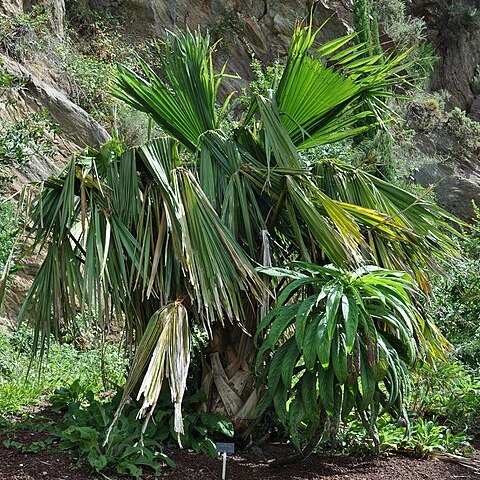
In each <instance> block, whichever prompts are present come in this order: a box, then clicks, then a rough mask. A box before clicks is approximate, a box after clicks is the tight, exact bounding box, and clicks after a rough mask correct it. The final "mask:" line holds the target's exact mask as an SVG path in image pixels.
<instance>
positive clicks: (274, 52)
mask: <svg viewBox="0 0 480 480" xmlns="http://www.w3.org/2000/svg"><path fill="white" fill-rule="evenodd" d="M89 4H90V6H91V7H92V8H94V9H96V10H98V11H101V12H102V11H103V12H104V11H107V12H110V13H112V14H113V13H114V14H116V15H119V17H121V18H122V19H123V18H124V19H127V20H126V23H125V30H126V35H127V36H129V37H132V38H134V39H135V41H142V40H148V39H150V38H152V37H155V36H164V35H165V32H166V31H167V30H170V31H176V30H184V29H185V28H186V27H188V28H190V29H191V30H195V29H196V28H198V27H201V28H202V29H204V30H205V29H208V30H209V31H210V32H211V34H212V36H213V37H214V38H215V39H218V38H223V42H221V44H220V46H219V50H220V51H219V53H220V61H222V62H223V61H226V60H228V67H229V70H230V71H233V72H235V73H237V74H238V75H239V76H240V77H242V78H243V79H246V80H249V79H251V71H250V68H249V65H250V63H251V58H252V54H254V55H255V56H256V57H257V58H260V59H261V60H263V61H265V62H269V63H270V62H272V61H274V60H276V59H278V58H282V57H283V56H285V54H286V52H287V49H288V45H289V42H290V38H291V34H292V32H293V28H294V26H295V23H296V22H298V21H302V20H306V19H308V18H309V15H310V13H311V12H313V23H314V25H316V26H318V25H319V24H320V23H323V22H324V21H325V20H327V19H329V18H330V20H329V21H328V22H327V24H326V25H325V27H324V28H323V30H322V32H321V34H320V35H319V39H320V40H327V39H332V38H335V37H338V36H341V35H344V34H345V33H347V32H348V31H349V27H348V25H349V18H350V16H351V15H350V11H349V10H350V2H349V0H345V1H344V2H343V1H341V0H333V1H332V0H321V1H319V0H201V1H198V2H194V3H192V2H190V1H187V0H178V1H175V2H170V1H165V0H123V1H122V2H121V3H120V4H118V2H117V1H116V0H89ZM231 83H232V84H235V82H231ZM237 86H238V87H239V88H240V87H241V86H243V85H240V84H237Z"/></svg>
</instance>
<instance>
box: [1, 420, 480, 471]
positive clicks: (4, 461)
mask: <svg viewBox="0 0 480 480" xmlns="http://www.w3.org/2000/svg"><path fill="white" fill-rule="evenodd" d="M50 420H53V418H51V417H50ZM47 437H48V434H46V433H43V432H37V431H30V430H16V431H15V432H12V431H10V432H5V431H2V429H1V427H0V480H44V479H48V480H87V479H95V480H97V479H110V480H114V479H115V480H117V479H119V477H118V476H115V474H108V473H107V474H106V475H98V474H94V473H92V472H91V470H90V469H89V468H88V467H86V466H85V465H81V464H78V462H77V461H76V460H74V459H72V458H71V457H69V456H68V455H67V454H65V453H64V452H61V451H59V450H58V449H57V448H56V446H55V444H52V445H51V446H50V447H49V448H47V449H43V450H41V451H38V452H35V453H22V452H21V451H20V450H19V449H16V448H11V447H10V448H6V447H5V446H3V441H4V440H5V439H6V438H9V439H10V440H14V441H17V442H19V443H22V444H24V445H30V444H31V443H32V442H39V441H44V440H45V439H46V438H47ZM166 453H168V454H169V456H170V457H171V458H172V459H173V460H174V461H175V463H176V465H177V467H176V468H175V469H174V470H170V469H167V468H166V469H165V475H166V478H167V479H169V480H190V479H192V480H193V479H201V480H210V479H211V480H219V479H220V478H221V471H222V462H221V460H220V459H213V458H208V457H203V456H199V455H197V454H195V453H192V452H188V451H186V450H175V451H172V452H166ZM290 453H292V450H291V449H290V448H289V447H288V446H286V445H282V444H275V443H274V444H266V445H262V448H261V449H259V448H257V449H254V451H251V450H250V451H247V452H238V453H237V454H235V455H234V456H231V457H229V458H228V461H227V479H229V480H230V479H232V480H257V479H266V480H280V479H282V480H283V479H292V480H321V479H328V480H347V479H348V480H384V479H385V480H387V479H388V480H396V479H401V480H417V479H429V480H446V479H461V480H470V479H476V480H479V479H480V475H479V474H476V473H475V472H473V471H472V470H470V469H467V468H465V467H463V466H461V465H458V464H456V463H449V462H445V461H440V460H435V459H430V460H422V459H418V458H413V457H407V456H401V455H381V456H378V457H374V456H369V455H347V456H340V455H327V454H325V455H311V456H310V457H309V458H308V459H307V460H306V461H304V462H303V463H300V464H295V465H288V466H282V467H276V468H275V467H270V466H269V463H268V462H269V461H270V460H272V459H274V458H281V457H283V456H285V455H288V454H290ZM145 478H146V479H151V478H152V477H151V476H146V477H145ZM126 479H127V477H122V480H126Z"/></svg>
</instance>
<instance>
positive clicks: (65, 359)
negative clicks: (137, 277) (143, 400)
mask: <svg viewBox="0 0 480 480" xmlns="http://www.w3.org/2000/svg"><path fill="white" fill-rule="evenodd" d="M20 332H21V333H18V332H17V333H16V334H13V335H12V334H8V333H5V332H4V331H2V330H1V329H0V415H1V414H7V413H13V412H18V411H22V409H23V407H24V406H26V405H37V404H38V403H41V402H42V401H43V400H44V399H45V398H47V397H48V396H50V395H51V394H52V393H53V392H54V391H55V389H57V388H59V387H62V386H65V385H67V384H70V383H72V382H73V381H74V380H76V379H78V380H79V382H80V385H81V386H82V389H85V390H92V391H93V392H95V393H98V392H101V391H104V390H106V389H115V388H116V387H117V386H118V385H121V384H122V383H123V382H124V376H123V375H124V371H125V359H124V357H123V354H122V352H121V351H119V348H118V346H116V345H113V344H109V345H107V346H106V348H105V349H104V352H103V369H102V350H101V349H100V348H93V349H90V350H85V351H79V350H77V349H76V348H75V347H74V346H73V345H71V344H63V345H60V344H58V343H52V344H51V346H50V352H49V354H48V356H47V357H46V358H45V359H44V361H43V364H42V365H41V366H40V363H39V361H38V360H36V361H34V362H33V364H32V366H31V368H30V369H29V365H30V358H31V357H30V348H29V344H30V343H29V340H30V339H31V337H30V332H29V331H28V330H21V331H20ZM40 367H41V370H40ZM102 372H103V373H102Z"/></svg>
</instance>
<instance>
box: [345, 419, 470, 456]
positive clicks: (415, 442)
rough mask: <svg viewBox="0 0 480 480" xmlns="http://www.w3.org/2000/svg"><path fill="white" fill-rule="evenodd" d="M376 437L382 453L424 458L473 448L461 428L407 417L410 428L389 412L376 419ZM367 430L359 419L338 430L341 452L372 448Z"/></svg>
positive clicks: (458, 452)
mask: <svg viewBox="0 0 480 480" xmlns="http://www.w3.org/2000/svg"><path fill="white" fill-rule="evenodd" d="M377 430H378V438H379V442H380V450H381V451H382V452H399V451H402V452H407V453H411V454H413V455H416V456H420V457H425V456H428V455H429V454H430V453H432V452H447V453H453V454H461V455H465V454H470V453H472V451H473V447H472V446H471V444H470V440H471V437H470V436H469V435H467V434H466V433H465V432H464V431H459V432H457V433H453V432H452V430H451V429H450V428H448V427H445V426H443V425H440V424H438V423H437V422H436V421H435V420H424V419H423V418H421V417H418V418H412V419H410V427H409V428H406V427H405V425H402V423H398V422H397V421H395V420H394V419H392V417H390V416H389V415H384V416H382V417H380V418H379V419H378V421H377ZM367 436H368V432H367V431H366V430H365V428H364V426H363V425H362V423H361V422H359V421H358V420H353V419H352V420H351V421H350V422H349V423H348V424H347V425H346V426H345V427H344V428H343V429H342V430H341V433H340V439H339V444H338V446H339V448H340V449H341V450H342V452H343V453H351V452H357V451H368V452H371V451H373V450H374V445H373V443H372V442H368V441H365V440H366V437H367Z"/></svg>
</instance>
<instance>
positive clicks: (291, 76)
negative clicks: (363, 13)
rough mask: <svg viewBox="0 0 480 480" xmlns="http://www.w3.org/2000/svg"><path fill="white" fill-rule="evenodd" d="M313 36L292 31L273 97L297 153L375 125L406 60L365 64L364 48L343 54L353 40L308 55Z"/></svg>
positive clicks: (308, 30)
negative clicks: (370, 120) (285, 61)
mask: <svg viewBox="0 0 480 480" xmlns="http://www.w3.org/2000/svg"><path fill="white" fill-rule="evenodd" d="M317 33H318V31H316V32H314V31H313V30H312V27H311V25H310V26H306V27H302V26H298V27H297V28H296V29H295V32H294V35H293V38H292V43H291V45H290V50H289V52H288V58H287V64H286V67H285V70H284V73H283V76H282V79H281V81H280V83H279V86H278V89H277V91H276V92H275V94H276V100H277V103H278V110H279V112H280V116H281V120H282V123H283V124H284V125H285V128H286V130H287V132H288V134H289V136H290V138H291V139H292V142H293V143H294V144H295V146H296V147H297V148H298V149H300V150H302V149H307V148H311V147H315V146H319V145H323V144H325V143H331V142H336V141H339V140H342V139H345V138H348V137H352V136H355V135H358V134H359V133H361V132H362V131H364V130H365V129H367V128H370V127H369V126H366V124H362V123H361V120H362V119H365V118H367V117H370V118H371V119H372V120H373V121H374V122H373V123H375V122H376V121H377V119H379V118H381V116H380V115H379V111H380V110H382V109H384V110H385V109H386V110H388V107H387V106H386V105H385V100H386V99H387V98H390V97H392V96H393V94H392V86H393V85H396V84H398V83H399V75H400V74H401V72H402V69H403V68H404V64H403V62H404V59H405V54H403V55H397V56H394V55H392V56H390V57H388V58H386V59H384V58H383V56H381V55H379V56H374V57H368V58H364V56H363V55H364V53H365V48H364V46H363V45H361V44H360V45H354V46H352V47H349V48H345V49H343V50H342V48H343V47H344V46H345V44H347V43H348V42H350V41H351V40H352V38H353V37H352V36H351V35H350V36H347V37H344V38H342V39H339V40H334V41H332V42H330V43H328V44H326V45H323V47H320V48H319V49H318V50H317V51H316V52H315V53H309V50H311V47H312V45H313V43H314V41H315V38H316V35H317Z"/></svg>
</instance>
